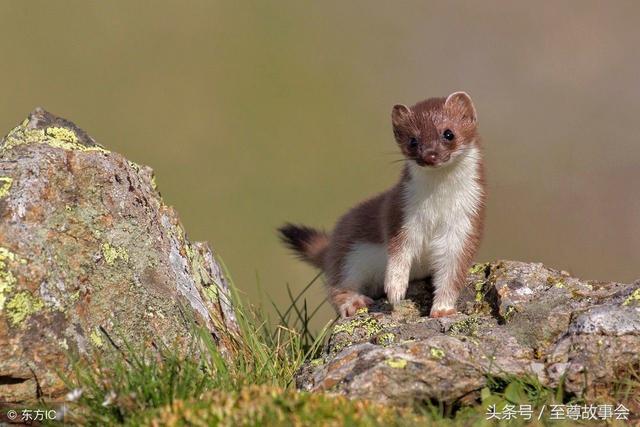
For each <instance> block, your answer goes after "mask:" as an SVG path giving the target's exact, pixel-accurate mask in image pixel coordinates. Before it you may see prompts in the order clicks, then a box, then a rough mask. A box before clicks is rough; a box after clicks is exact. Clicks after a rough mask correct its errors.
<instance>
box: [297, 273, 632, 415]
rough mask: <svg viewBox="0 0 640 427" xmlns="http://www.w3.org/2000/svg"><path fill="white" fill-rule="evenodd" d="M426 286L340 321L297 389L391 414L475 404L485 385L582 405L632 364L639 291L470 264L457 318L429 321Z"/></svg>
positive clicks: (419, 285)
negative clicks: (398, 407) (380, 405)
mask: <svg viewBox="0 0 640 427" xmlns="http://www.w3.org/2000/svg"><path fill="white" fill-rule="evenodd" d="M431 293H432V292H431V289H430V286H429V285H428V284H426V283H424V282H420V283H414V284H412V286H411V287H410V292H409V296H408V298H409V299H408V300H406V301H404V302H403V303H401V305H399V306H396V307H395V309H394V310H392V309H391V307H390V306H389V305H388V304H385V303H384V302H383V301H379V302H377V303H376V305H374V306H373V307H372V308H370V309H369V310H368V311H366V310H365V311H362V312H360V313H358V314H357V315H356V316H355V317H353V318H349V319H343V320H340V321H339V322H338V323H337V324H336V326H335V327H334V329H333V333H332V335H331V336H330V338H329V340H328V343H327V345H326V347H325V349H324V351H323V354H322V356H321V357H320V358H318V359H315V360H313V361H311V362H309V363H307V364H306V365H305V366H303V368H302V369H301V370H300V372H299V374H298V376H297V384H298V387H299V388H302V389H305V390H310V391H334V392H338V393H341V394H346V395H348V396H351V397H364V398H368V399H374V400H378V401H383V402H388V403H394V404H411V403H414V402H421V401H434V400H435V401H441V402H445V403H454V402H465V401H469V402H470V401H473V400H474V399H475V398H476V397H477V395H478V392H479V390H480V389H481V388H482V387H484V386H485V385H486V384H487V378H488V377H489V376H494V377H502V378H508V377H510V376H533V377H536V378H538V379H539V381H540V382H541V383H542V384H544V385H547V386H551V387H556V386H558V385H559V384H560V382H563V384H564V388H565V390H567V391H569V392H572V393H575V394H578V395H587V396H588V395H589V394H592V393H594V392H595V391H596V390H600V391H601V390H602V389H603V388H604V389H606V388H607V387H611V386H612V385H614V384H616V383H618V382H620V380H622V379H623V378H624V377H625V375H627V374H628V373H629V372H630V370H632V369H634V368H636V369H637V367H638V366H639V364H640V281H638V282H636V283H634V284H621V283H614V282H595V281H583V280H579V279H576V278H574V277H571V276H570V275H569V274H568V273H565V272H560V271H555V270H551V269H548V268H545V267H544V266H543V265H542V264H533V263H522V262H514V261H499V262H495V263H486V264H477V265H475V266H474V267H473V268H472V269H471V270H470V272H469V277H468V281H467V287H466V288H465V289H464V291H463V292H462V296H461V298H460V300H459V302H458V311H459V313H460V314H458V315H456V316H452V317H448V318H441V319H431V318H429V317H425V315H426V313H428V309H429V305H430V303H431V301H430V295H431Z"/></svg>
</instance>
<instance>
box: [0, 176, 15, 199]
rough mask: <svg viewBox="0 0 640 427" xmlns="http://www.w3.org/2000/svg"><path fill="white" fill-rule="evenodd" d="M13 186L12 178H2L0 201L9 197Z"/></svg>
mask: <svg viewBox="0 0 640 427" xmlns="http://www.w3.org/2000/svg"><path fill="white" fill-rule="evenodd" d="M12 184H13V178H11V177H10V176H0V199H1V198H3V197H6V196H8V195H9V190H10V189H11V185H12Z"/></svg>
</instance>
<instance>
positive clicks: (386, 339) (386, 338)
mask: <svg viewBox="0 0 640 427" xmlns="http://www.w3.org/2000/svg"><path fill="white" fill-rule="evenodd" d="M395 340H396V336H395V335H394V334H392V333H391V332H387V333H386V334H382V335H379V336H378V337H377V338H376V341H377V343H378V344H380V345H381V346H388V345H391V344H393V342H394V341H395Z"/></svg>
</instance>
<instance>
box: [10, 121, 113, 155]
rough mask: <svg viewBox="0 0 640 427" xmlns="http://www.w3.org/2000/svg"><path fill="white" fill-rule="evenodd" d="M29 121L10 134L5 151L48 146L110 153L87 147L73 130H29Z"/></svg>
mask: <svg viewBox="0 0 640 427" xmlns="http://www.w3.org/2000/svg"><path fill="white" fill-rule="evenodd" d="M27 124H28V121H25V122H23V123H22V124H21V125H20V126H17V127H15V128H13V129H12V130H11V132H9V134H8V135H7V136H6V137H5V139H4V144H3V145H2V149H3V150H11V149H12V148H14V147H17V146H20V145H26V144H47V145H50V146H52V147H56V148H62V149H64V150H75V151H100V152H103V153H109V151H108V150H105V149H104V148H102V147H99V146H91V147H87V146H86V145H83V144H81V143H80V142H79V141H78V137H77V135H76V134H75V133H74V132H73V131H72V130H71V129H67V128H64V127H49V128H47V129H46V130H43V129H29V128H27Z"/></svg>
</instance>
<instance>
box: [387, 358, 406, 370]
mask: <svg viewBox="0 0 640 427" xmlns="http://www.w3.org/2000/svg"><path fill="white" fill-rule="evenodd" d="M385 363H386V364H387V366H389V367H390V368H393V369H404V368H406V367H407V361H406V360H404V359H399V358H393V359H387V360H385Z"/></svg>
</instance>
